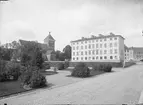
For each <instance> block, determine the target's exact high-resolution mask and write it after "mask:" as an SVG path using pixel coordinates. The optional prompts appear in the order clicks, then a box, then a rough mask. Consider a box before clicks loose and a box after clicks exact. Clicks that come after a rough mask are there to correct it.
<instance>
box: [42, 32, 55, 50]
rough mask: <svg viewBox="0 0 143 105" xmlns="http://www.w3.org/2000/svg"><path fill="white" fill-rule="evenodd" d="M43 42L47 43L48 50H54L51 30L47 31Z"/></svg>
mask: <svg viewBox="0 0 143 105" xmlns="http://www.w3.org/2000/svg"><path fill="white" fill-rule="evenodd" d="M44 44H47V46H48V48H49V49H50V50H55V39H54V38H53V37H52V36H51V32H49V35H48V36H47V37H46V38H45V39H44Z"/></svg>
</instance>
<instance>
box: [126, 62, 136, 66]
mask: <svg viewBox="0 0 143 105" xmlns="http://www.w3.org/2000/svg"><path fill="white" fill-rule="evenodd" d="M135 64H136V63H135V62H126V63H125V67H130V66H132V65H135Z"/></svg>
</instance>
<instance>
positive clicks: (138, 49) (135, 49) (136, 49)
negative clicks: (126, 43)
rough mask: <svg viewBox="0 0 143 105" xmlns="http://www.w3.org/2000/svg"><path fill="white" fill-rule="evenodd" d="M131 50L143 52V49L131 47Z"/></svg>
mask: <svg viewBox="0 0 143 105" xmlns="http://www.w3.org/2000/svg"><path fill="white" fill-rule="evenodd" d="M129 49H131V50H134V51H142V52H143V47H129Z"/></svg>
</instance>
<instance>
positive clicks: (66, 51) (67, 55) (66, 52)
mask: <svg viewBox="0 0 143 105" xmlns="http://www.w3.org/2000/svg"><path fill="white" fill-rule="evenodd" d="M63 52H64V55H65V59H68V60H70V59H71V46H70V45H67V46H66V47H65V48H64V49H63Z"/></svg>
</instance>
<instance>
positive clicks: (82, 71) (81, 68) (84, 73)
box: [71, 62, 90, 77]
mask: <svg viewBox="0 0 143 105" xmlns="http://www.w3.org/2000/svg"><path fill="white" fill-rule="evenodd" d="M71 75H72V76H75V77H89V76H90V70H89V68H88V67H87V66H86V65H85V64H84V63H82V62H80V63H78V64H77V65H76V66H75V68H74V69H73V71H72V73H71Z"/></svg>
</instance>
